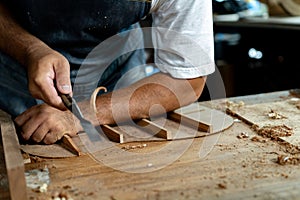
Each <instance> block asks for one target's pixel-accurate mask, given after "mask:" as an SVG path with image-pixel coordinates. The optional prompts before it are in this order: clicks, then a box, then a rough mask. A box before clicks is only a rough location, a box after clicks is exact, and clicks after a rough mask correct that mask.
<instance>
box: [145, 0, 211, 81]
mask: <svg viewBox="0 0 300 200" xmlns="http://www.w3.org/2000/svg"><path fill="white" fill-rule="evenodd" d="M150 12H151V14H152V19H153V22H152V42H153V48H154V62H155V64H156V65H157V67H158V68H159V69H160V70H161V71H162V72H164V73H169V74H170V75H171V76H173V77H174V78H185V79H186V78H196V77H200V76H206V75H209V74H211V73H213V72H214V71H215V62H214V41H213V21H212V20H213V17H212V2H211V1H209V0H153V2H152V8H151V11H150Z"/></svg>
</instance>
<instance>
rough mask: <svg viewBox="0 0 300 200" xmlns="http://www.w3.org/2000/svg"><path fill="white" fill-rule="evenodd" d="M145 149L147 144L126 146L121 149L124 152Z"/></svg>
mask: <svg viewBox="0 0 300 200" xmlns="http://www.w3.org/2000/svg"><path fill="white" fill-rule="evenodd" d="M145 147H147V144H139V145H132V146H130V145H127V146H125V147H122V149H124V150H132V149H142V148H145Z"/></svg>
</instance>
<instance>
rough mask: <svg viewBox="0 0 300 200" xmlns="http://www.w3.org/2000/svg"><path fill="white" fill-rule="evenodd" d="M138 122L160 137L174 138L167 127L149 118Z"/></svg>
mask: <svg viewBox="0 0 300 200" xmlns="http://www.w3.org/2000/svg"><path fill="white" fill-rule="evenodd" d="M137 124H138V125H139V126H141V127H143V128H144V129H146V130H147V131H149V132H151V133H153V134H154V136H157V137H159V138H163V139H166V140H171V139H173V138H172V133H171V132H170V131H167V129H165V128H164V127H162V126H159V125H157V124H155V123H153V122H152V121H150V120H148V119H141V120H139V121H137Z"/></svg>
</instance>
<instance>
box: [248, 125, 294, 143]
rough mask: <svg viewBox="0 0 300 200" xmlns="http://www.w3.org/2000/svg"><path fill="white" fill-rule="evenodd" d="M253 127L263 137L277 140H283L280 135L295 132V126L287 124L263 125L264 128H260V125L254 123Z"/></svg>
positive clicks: (284, 135)
mask: <svg viewBox="0 0 300 200" xmlns="http://www.w3.org/2000/svg"><path fill="white" fill-rule="evenodd" d="M252 128H253V129H254V130H255V131H256V132H257V133H258V134H259V135H261V136H262V137H265V138H270V139H271V140H275V141H281V139H280V137H289V136H292V135H293V134H294V132H293V128H290V127H288V126H286V125H279V126H263V127H262V128H258V126H255V125H254V126H252Z"/></svg>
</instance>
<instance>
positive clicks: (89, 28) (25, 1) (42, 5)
mask: <svg viewBox="0 0 300 200" xmlns="http://www.w3.org/2000/svg"><path fill="white" fill-rule="evenodd" d="M0 1H2V2H5V3H6V5H7V6H8V8H9V9H10V10H11V12H12V14H13V15H14V16H15V18H16V19H17V21H18V22H19V23H20V25H21V26H22V27H23V28H25V29H26V30H27V31H29V32H30V33H32V34H33V35H35V36H36V37H38V38H39V39H41V40H42V41H44V42H45V43H46V44H47V45H49V46H50V47H51V48H53V49H56V50H59V51H60V52H61V53H65V54H68V55H69V56H71V57H75V58H79V59H83V58H85V57H86V55H87V54H88V53H89V52H90V51H91V50H92V49H93V48H94V47H95V46H97V45H98V44H99V43H101V42H102V41H104V40H105V39H107V38H108V37H110V36H112V35H114V34H116V33H118V32H120V31H122V30H123V29H128V28H129V27H130V26H131V25H132V24H134V23H136V22H138V21H140V20H141V19H142V18H144V17H145V16H146V15H147V14H148V13H149V10H150V7H151V2H150V1H149V0H76V1H74V0H0Z"/></svg>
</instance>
